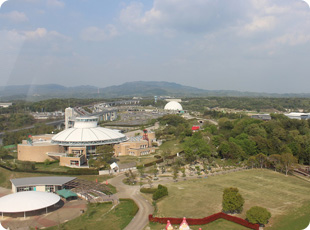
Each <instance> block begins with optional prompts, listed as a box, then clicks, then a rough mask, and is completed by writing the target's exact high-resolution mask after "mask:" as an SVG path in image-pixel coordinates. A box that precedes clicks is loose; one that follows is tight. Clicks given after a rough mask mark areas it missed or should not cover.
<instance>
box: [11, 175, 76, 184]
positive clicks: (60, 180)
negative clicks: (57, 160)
mask: <svg viewBox="0 0 310 230" xmlns="http://www.w3.org/2000/svg"><path fill="white" fill-rule="evenodd" d="M74 179H76V177H60V176H49V177H45V176H43V177H23V178H16V179H11V182H12V184H14V186H15V187H21V186H36V185H59V186H62V185H63V184H65V183H68V182H70V181H72V180H74Z"/></svg>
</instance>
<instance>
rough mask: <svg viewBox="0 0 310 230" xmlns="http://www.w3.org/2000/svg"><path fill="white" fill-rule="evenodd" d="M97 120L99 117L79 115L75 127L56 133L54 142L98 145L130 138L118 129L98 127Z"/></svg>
mask: <svg viewBox="0 0 310 230" xmlns="http://www.w3.org/2000/svg"><path fill="white" fill-rule="evenodd" d="M97 122H98V118H97V117H78V118H76V120H75V123H74V127H73V128H69V129H66V130H64V131H62V132H60V133H58V134H56V135H55V136H54V137H52V143H55V144H59V145H62V146H96V145H104V144H115V143H120V142H123V141H127V140H128V138H127V137H126V136H125V135H124V134H122V133H120V132H118V131H115V130H111V129H106V128H102V127H98V126H97Z"/></svg>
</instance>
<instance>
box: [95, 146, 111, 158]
mask: <svg viewBox="0 0 310 230" xmlns="http://www.w3.org/2000/svg"><path fill="white" fill-rule="evenodd" d="M96 154H99V155H102V156H103V159H104V160H105V161H106V162H110V161H111V159H112V157H113V155H114V148H113V146H112V145H100V146H97V147H96Z"/></svg>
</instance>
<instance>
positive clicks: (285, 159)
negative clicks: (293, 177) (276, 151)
mask: <svg viewBox="0 0 310 230" xmlns="http://www.w3.org/2000/svg"><path fill="white" fill-rule="evenodd" d="M281 162H282V165H283V168H284V170H285V175H286V176H287V173H288V172H289V171H290V170H292V167H293V165H294V164H296V163H297V159H296V157H294V156H293V154H291V153H283V154H282V155H281Z"/></svg>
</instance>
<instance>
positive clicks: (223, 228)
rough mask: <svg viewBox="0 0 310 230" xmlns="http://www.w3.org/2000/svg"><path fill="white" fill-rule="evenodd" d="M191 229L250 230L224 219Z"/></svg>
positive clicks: (159, 226) (152, 225) (153, 226)
mask: <svg viewBox="0 0 310 230" xmlns="http://www.w3.org/2000/svg"><path fill="white" fill-rule="evenodd" d="M148 226H149V227H150V228H151V230H162V229H165V227H166V225H163V224H157V223H150V224H149V225H148ZM173 226H177V225H173ZM177 227H179V226H177ZM190 227H191V229H192V230H198V229H199V228H201V229H208V230H249V228H246V227H243V226H242V225H239V224H236V223H233V222H230V221H227V220H224V219H219V220H216V221H214V222H211V223H209V224H206V225H191V226H190Z"/></svg>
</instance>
